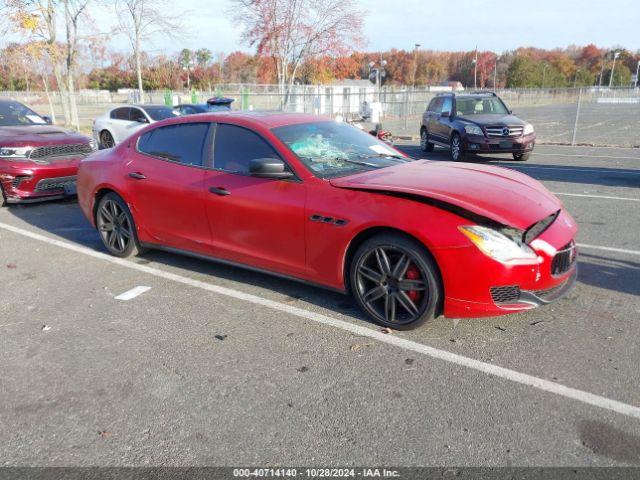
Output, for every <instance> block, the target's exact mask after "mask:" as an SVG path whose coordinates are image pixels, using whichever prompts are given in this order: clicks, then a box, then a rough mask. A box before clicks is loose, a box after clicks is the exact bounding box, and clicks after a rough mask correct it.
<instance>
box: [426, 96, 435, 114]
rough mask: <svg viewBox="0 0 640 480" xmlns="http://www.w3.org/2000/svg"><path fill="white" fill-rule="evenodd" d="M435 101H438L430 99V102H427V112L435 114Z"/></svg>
mask: <svg viewBox="0 0 640 480" xmlns="http://www.w3.org/2000/svg"><path fill="white" fill-rule="evenodd" d="M437 101H438V99H437V98H432V99H431V101H430V102H429V106H428V107H427V110H428V111H429V112H435V111H436V110H435V105H436V102H437Z"/></svg>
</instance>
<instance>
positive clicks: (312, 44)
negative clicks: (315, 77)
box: [232, 0, 364, 106]
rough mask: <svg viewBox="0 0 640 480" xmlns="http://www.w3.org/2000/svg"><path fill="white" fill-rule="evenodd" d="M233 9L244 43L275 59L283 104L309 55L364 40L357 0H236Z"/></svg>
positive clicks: (338, 50)
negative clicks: (241, 30)
mask: <svg viewBox="0 0 640 480" xmlns="http://www.w3.org/2000/svg"><path fill="white" fill-rule="evenodd" d="M232 11H233V12H234V18H235V20H236V21H237V22H238V23H240V24H241V25H242V26H243V27H244V40H245V42H247V43H248V44H249V45H252V46H253V45H255V46H257V50H258V54H260V55H267V56H269V57H271V58H273V60H274V61H275V64H276V71H277V75H278V84H279V85H280V90H281V93H282V94H284V95H283V106H284V105H286V104H287V102H288V97H289V94H290V92H291V87H292V86H293V84H294V82H295V80H296V76H297V74H298V69H299V68H300V66H301V65H302V63H303V62H304V61H305V60H306V59H307V58H310V57H315V56H317V55H320V54H323V55H332V54H335V55H340V54H345V53H347V52H348V50H349V49H350V48H351V47H353V46H356V45H360V44H362V43H363V38H362V26H363V19H364V13H363V12H361V11H359V10H358V9H356V6H355V1H354V0H233V6H232Z"/></svg>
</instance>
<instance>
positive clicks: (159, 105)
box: [111, 103, 172, 110]
mask: <svg viewBox="0 0 640 480" xmlns="http://www.w3.org/2000/svg"><path fill="white" fill-rule="evenodd" d="M147 107H154V108H172V107H168V106H167V105H164V104H162V103H145V104H142V105H136V104H133V103H132V104H125V105H118V106H117V107H113V108H112V109H111V110H115V109H117V108H141V109H143V110H144V109H145V108H147Z"/></svg>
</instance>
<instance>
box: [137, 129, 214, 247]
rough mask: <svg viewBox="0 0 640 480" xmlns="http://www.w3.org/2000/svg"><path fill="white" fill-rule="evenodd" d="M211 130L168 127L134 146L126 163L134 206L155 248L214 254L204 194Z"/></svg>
mask: <svg viewBox="0 0 640 480" xmlns="http://www.w3.org/2000/svg"><path fill="white" fill-rule="evenodd" d="M209 130H210V123H208V122H194V123H180V124H174V125H167V126H164V127H159V128H155V129H153V130H150V131H149V132H147V133H145V134H144V135H142V136H141V137H140V138H139V140H138V143H137V145H136V146H132V149H133V153H132V155H131V160H130V161H129V162H128V163H127V164H126V175H127V182H128V191H129V192H130V203H131V204H132V206H133V209H134V216H135V217H136V223H137V224H138V225H139V227H141V228H144V230H145V232H146V233H147V236H149V237H151V241H152V242H153V243H157V244H161V245H165V246H169V247H173V248H176V249H180V250H189V251H195V252H198V253H205V254H206V253H210V240H211V233H210V230H209V224H208V221H207V217H206V214H205V208H204V193H203V192H204V190H203V181H204V172H205V170H204V165H205V163H204V161H205V158H207V157H209V156H210V154H207V153H206V152H207V151H210V142H209Z"/></svg>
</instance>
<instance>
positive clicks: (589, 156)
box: [533, 152, 640, 160]
mask: <svg viewBox="0 0 640 480" xmlns="http://www.w3.org/2000/svg"><path fill="white" fill-rule="evenodd" d="M533 155H534V156H544V157H586V158H613V159H620V160H640V157H627V156H613V155H592V154H590V153H540V152H534V154H533Z"/></svg>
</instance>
